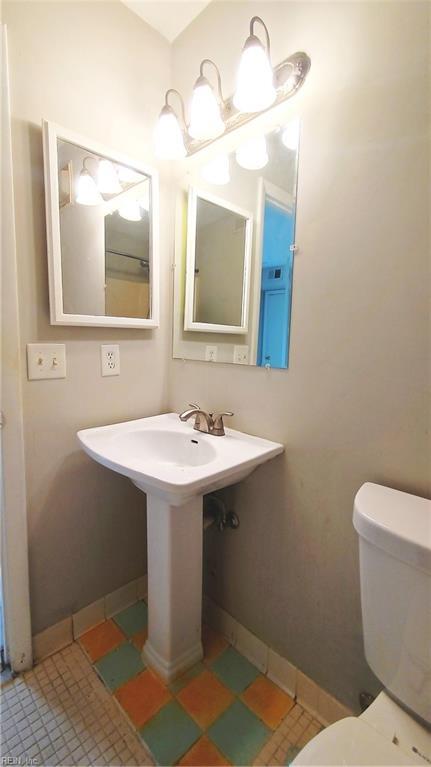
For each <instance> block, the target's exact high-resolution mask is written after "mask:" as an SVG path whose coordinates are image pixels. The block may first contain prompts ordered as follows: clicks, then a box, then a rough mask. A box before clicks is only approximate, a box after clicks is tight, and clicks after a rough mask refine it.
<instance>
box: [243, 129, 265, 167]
mask: <svg viewBox="0 0 431 767" xmlns="http://www.w3.org/2000/svg"><path fill="white" fill-rule="evenodd" d="M235 157H236V161H237V163H238V165H240V166H241V168H245V169H246V170H259V169H260V168H264V167H265V165H266V164H267V162H268V150H267V148H266V139H265V136H257V138H253V139H250V140H249V141H246V142H245V143H244V144H241V146H240V147H238V149H237V150H236V153H235Z"/></svg>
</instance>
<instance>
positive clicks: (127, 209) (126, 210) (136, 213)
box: [118, 199, 142, 221]
mask: <svg viewBox="0 0 431 767" xmlns="http://www.w3.org/2000/svg"><path fill="white" fill-rule="evenodd" d="M118 213H119V214H120V216H121V218H125V219H127V221H140V220H141V218H142V213H141V208H140V207H139V203H138V201H137V200H132V199H130V200H124V202H122V203H121V205H119V206H118Z"/></svg>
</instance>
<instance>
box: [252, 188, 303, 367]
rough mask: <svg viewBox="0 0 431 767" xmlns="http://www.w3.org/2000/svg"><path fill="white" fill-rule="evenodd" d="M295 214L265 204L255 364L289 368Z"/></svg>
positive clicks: (283, 208) (274, 205)
mask: <svg viewBox="0 0 431 767" xmlns="http://www.w3.org/2000/svg"><path fill="white" fill-rule="evenodd" d="M294 241H295V212H294V210H289V209H287V208H286V207H283V206H282V205H281V204H279V203H277V202H275V201H274V200H271V199H269V198H267V199H266V201H265V209H264V225H263V249H262V277H261V293H260V320H259V341H258V351H257V364H258V365H260V366H261V367H264V366H265V365H267V366H269V367H272V368H287V367H288V366H289V340H290V313H291V305H292V276H293V250H292V249H291V246H292V245H293V244H294Z"/></svg>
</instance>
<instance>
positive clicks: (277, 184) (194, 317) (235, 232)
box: [173, 119, 299, 368]
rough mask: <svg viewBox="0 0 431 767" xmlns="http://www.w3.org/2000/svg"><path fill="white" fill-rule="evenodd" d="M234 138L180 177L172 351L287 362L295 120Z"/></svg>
mask: <svg viewBox="0 0 431 767" xmlns="http://www.w3.org/2000/svg"><path fill="white" fill-rule="evenodd" d="M230 146H231V151H230V152H229V153H226V154H224V155H223V154H219V155H217V154H215V153H214V152H213V155H212V157H211V160H210V161H209V162H208V160H206V162H204V160H202V162H198V161H197V158H194V163H193V166H192V167H189V168H188V170H186V172H185V174H184V177H183V178H182V180H181V191H180V193H179V201H178V208H177V221H176V256H175V262H176V268H175V307H174V352H173V354H174V357H176V358H181V359H193V360H207V361H212V362H231V363H236V364H245V365H257V366H260V367H267V368H287V367H288V366H289V345H290V333H291V306H292V287H293V262H294V252H295V247H296V246H295V220H296V201H297V175H298V156H299V122H298V120H297V119H290V120H289V121H286V122H282V123H280V124H278V125H277V126H276V127H275V128H274V127H271V128H268V130H267V131H266V132H265V133H262V134H261V135H260V136H258V137H256V138H252V139H250V140H249V141H246V142H243V143H242V144H239V143H238V144H237V146H236V148H234V146H233V145H232V140H231V145H230ZM187 186H188V190H189V191H188V193H187ZM198 190H199V191H198ZM186 207H187V215H186V213H185V209H186Z"/></svg>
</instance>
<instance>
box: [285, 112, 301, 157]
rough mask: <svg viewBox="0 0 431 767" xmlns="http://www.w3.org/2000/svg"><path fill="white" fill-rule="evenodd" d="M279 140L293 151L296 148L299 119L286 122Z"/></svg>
mask: <svg viewBox="0 0 431 767" xmlns="http://www.w3.org/2000/svg"><path fill="white" fill-rule="evenodd" d="M281 140H282V142H283V144H284V146H285V147H287V149H292V150H293V151H295V150H296V149H298V140H299V121H298V120H292V121H291V122H290V123H288V124H287V125H286V126H285V128H284V129H283V133H282V134H281Z"/></svg>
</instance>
